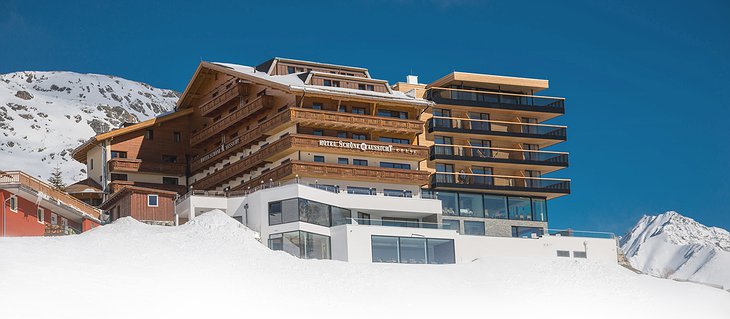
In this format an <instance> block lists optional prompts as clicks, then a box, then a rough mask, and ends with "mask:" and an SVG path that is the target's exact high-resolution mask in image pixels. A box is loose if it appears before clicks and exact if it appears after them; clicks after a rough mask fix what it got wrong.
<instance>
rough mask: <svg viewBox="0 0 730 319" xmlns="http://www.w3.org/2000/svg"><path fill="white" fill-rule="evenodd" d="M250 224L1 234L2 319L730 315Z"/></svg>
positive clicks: (610, 268)
mask: <svg viewBox="0 0 730 319" xmlns="http://www.w3.org/2000/svg"><path fill="white" fill-rule="evenodd" d="M253 235H254V232H252V231H250V230H248V229H247V228H245V227H243V226H242V225H240V224H238V223H236V221H235V220H233V219H231V218H230V217H228V216H226V215H225V214H224V213H222V212H220V211H213V212H210V213H206V214H203V215H201V216H199V217H197V218H195V219H193V220H192V221H190V222H189V223H188V224H186V225H183V226H178V227H164V226H150V225H145V224H142V223H138V222H135V221H134V220H129V219H125V220H120V221H118V222H117V223H113V224H110V225H105V226H102V227H99V228H97V229H95V230H94V231H91V232H89V233H87V234H82V235H77V236H67V237H56V238H9V239H2V240H0V300H1V301H0V318H47V317H48V313H49V312H48V311H49V310H48V309H65V311H55V312H54V314H53V317H54V318H97V317H104V318H137V317H143V318H152V317H160V318H201V317H202V318H217V317H233V316H265V317H271V318H285V317H297V318H341V317H343V316H347V317H348V318H468V317H472V316H474V314H478V313H485V312H486V313H489V314H490V315H491V316H495V317H501V316H504V317H507V316H513V315H514V313H515V310H518V311H520V312H521V313H525V314H526V315H528V316H540V317H546V318H554V317H560V318H586V317H590V318H626V317H628V318H727V317H728V316H729V315H730V294H728V293H727V292H725V291H722V290H719V289H714V288H710V287H705V286H702V285H696V284H691V283H680V282H674V281H670V280H664V279H658V278H653V277H650V276H644V275H637V274H635V273H633V272H631V271H628V270H626V269H625V268H623V267H620V266H618V265H607V264H603V263H595V262H590V261H587V260H575V259H558V258H550V259H530V258H498V257H488V258H481V259H480V260H479V261H477V262H474V263H469V264H459V265H401V264H357V263H345V262H338V261H320V260H301V259H297V258H294V257H292V256H289V255H288V254H286V253H284V252H277V251H271V250H269V249H268V248H266V247H265V246H264V245H262V244H261V243H260V242H259V241H257V240H254V239H253V238H254V237H253ZM304 244H306V243H304ZM310 244H311V243H310ZM333 249H336V248H334V247H333ZM40 287H42V288H41V289H39V288H40ZM38 300H43V307H38V306H37V304H38ZM110 303H112V304H111V305H110ZM77 309H79V310H77Z"/></svg>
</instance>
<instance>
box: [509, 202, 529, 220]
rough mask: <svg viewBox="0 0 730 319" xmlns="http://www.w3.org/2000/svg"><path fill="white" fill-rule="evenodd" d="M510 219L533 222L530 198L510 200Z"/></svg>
mask: <svg viewBox="0 0 730 319" xmlns="http://www.w3.org/2000/svg"><path fill="white" fill-rule="evenodd" d="M508 203H509V218H510V219H515V220H532V212H531V210H532V208H531V204H530V198H529V197H512V196H510V197H509V198H508Z"/></svg>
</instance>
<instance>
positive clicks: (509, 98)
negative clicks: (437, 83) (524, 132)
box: [426, 88, 565, 114]
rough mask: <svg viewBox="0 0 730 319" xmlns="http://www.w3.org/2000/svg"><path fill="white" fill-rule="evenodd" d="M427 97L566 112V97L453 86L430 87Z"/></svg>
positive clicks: (530, 109) (466, 102) (484, 105)
mask: <svg viewBox="0 0 730 319" xmlns="http://www.w3.org/2000/svg"><path fill="white" fill-rule="evenodd" d="M426 97H427V98H428V99H429V100H431V101H434V102H436V103H438V104H451V105H463V106H481V107H487V108H497V109H510V110H522V111H532V112H549V113H560V114H563V113H565V99H564V98H560V97H550V96H538V95H526V94H514V93H499V92H485V91H476V90H463V89H451V88H430V89H429V90H428V91H427V92H426Z"/></svg>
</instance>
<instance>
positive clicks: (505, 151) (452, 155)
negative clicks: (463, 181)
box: [431, 144, 568, 166]
mask: <svg viewBox="0 0 730 319" xmlns="http://www.w3.org/2000/svg"><path fill="white" fill-rule="evenodd" d="M435 159H452V160H466V161H483V162H497V163H500V162H501V163H515V164H533V165H550V166H568V153H565V152H552V151H533V150H520V149H511V148H500V147H480V146H461V145H444V144H436V145H433V146H431V160H435Z"/></svg>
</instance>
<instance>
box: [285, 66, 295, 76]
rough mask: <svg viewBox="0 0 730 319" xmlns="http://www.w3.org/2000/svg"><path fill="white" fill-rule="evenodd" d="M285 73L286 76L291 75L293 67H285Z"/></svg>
mask: <svg viewBox="0 0 730 319" xmlns="http://www.w3.org/2000/svg"><path fill="white" fill-rule="evenodd" d="M286 73H287V74H292V73H294V67H293V66H288V67H286Z"/></svg>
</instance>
